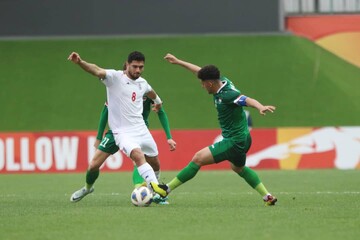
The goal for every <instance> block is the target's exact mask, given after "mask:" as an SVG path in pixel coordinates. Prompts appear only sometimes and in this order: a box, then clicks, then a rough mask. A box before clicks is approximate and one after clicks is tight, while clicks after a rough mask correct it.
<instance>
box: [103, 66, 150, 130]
mask: <svg viewBox="0 0 360 240" xmlns="http://www.w3.org/2000/svg"><path fill="white" fill-rule="evenodd" d="M101 81H102V82H103V83H104V84H105V85H106V92H107V101H108V111H109V114H108V122H109V127H110V129H111V130H112V131H113V133H125V132H132V131H140V130H141V129H144V128H146V129H147V127H146V125H145V122H144V119H143V117H142V112H143V96H144V94H146V93H148V92H149V91H151V90H152V88H151V86H150V85H149V84H148V82H147V81H146V80H145V79H144V78H142V77H139V78H138V79H136V80H132V79H130V78H129V77H128V76H127V75H126V74H125V73H124V72H123V71H116V70H109V69H107V70H106V76H105V78H104V79H101Z"/></svg>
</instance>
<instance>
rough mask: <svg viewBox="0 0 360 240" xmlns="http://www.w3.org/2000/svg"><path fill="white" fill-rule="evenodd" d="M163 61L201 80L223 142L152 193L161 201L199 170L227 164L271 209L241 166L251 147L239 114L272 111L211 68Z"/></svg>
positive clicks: (261, 187) (268, 200) (154, 185)
mask: <svg viewBox="0 0 360 240" xmlns="http://www.w3.org/2000/svg"><path fill="white" fill-rule="evenodd" d="M165 59H166V60H167V61H168V62H170V63H172V64H176V65H179V66H182V67H184V68H185V69H187V70H189V71H191V72H193V73H194V74H196V75H197V77H198V78H199V79H200V80H201V85H202V87H203V88H204V89H206V91H207V92H208V93H209V94H212V95H213V98H214V103H215V106H216V110H217V112H218V120H219V123H220V127H221V130H222V136H223V140H221V141H220V142H217V143H214V144H213V145H211V146H208V147H205V148H203V149H201V150H200V151H198V152H197V153H195V155H194V156H193V158H192V160H191V161H190V163H189V164H188V165H187V166H186V167H185V168H183V169H182V170H181V171H180V172H179V173H178V175H177V176H176V177H175V178H174V179H172V180H171V181H170V182H169V183H167V184H157V183H154V182H151V183H150V185H151V187H152V188H153V190H154V191H155V192H156V193H158V194H159V195H160V196H162V197H165V196H167V195H168V194H169V193H170V192H171V191H173V190H174V189H175V188H177V187H179V186H180V185H182V184H183V183H185V182H187V181H189V180H190V179H192V178H193V177H195V175H196V174H197V172H198V171H199V170H200V168H201V167H202V166H205V165H209V164H214V163H219V162H222V161H224V160H228V161H230V163H231V168H232V170H233V171H234V172H236V173H237V174H238V175H239V176H240V177H242V178H243V179H244V180H245V181H246V182H247V183H248V184H249V185H250V186H251V187H252V188H254V189H255V190H256V191H257V192H258V193H259V194H260V195H261V197H262V198H263V201H264V202H265V205H266V206H271V205H275V203H276V201H277V199H276V197H274V196H273V195H271V194H270V193H269V192H268V191H267V189H266V188H265V186H264V184H263V183H262V182H261V180H260V178H259V176H258V175H257V174H256V172H255V171H253V170H252V169H250V168H249V167H246V166H245V163H246V153H247V152H248V150H249V149H250V146H251V136H250V133H249V129H248V125H247V121H246V115H245V112H244V110H243V107H246V106H248V107H253V108H256V109H257V110H259V113H260V114H261V115H265V114H266V113H267V112H271V113H272V112H274V110H275V107H274V106H264V105H262V104H261V103H260V102H259V101H257V100H255V99H253V98H250V97H247V96H245V95H243V94H242V93H241V92H240V91H239V90H238V89H236V88H235V86H234V85H233V83H232V82H231V81H230V80H229V79H227V78H225V77H221V76H220V71H219V69H218V68H217V67H215V66H214V65H207V66H205V67H203V68H200V67H199V66H197V65H194V64H192V63H189V62H186V61H183V60H180V59H178V58H176V57H175V56H174V55H171V54H167V55H166V56H165Z"/></svg>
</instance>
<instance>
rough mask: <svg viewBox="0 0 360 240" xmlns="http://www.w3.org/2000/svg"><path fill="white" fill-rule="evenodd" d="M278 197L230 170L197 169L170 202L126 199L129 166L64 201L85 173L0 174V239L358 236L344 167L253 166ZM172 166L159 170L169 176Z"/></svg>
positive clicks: (354, 178)
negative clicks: (268, 199)
mask: <svg viewBox="0 0 360 240" xmlns="http://www.w3.org/2000/svg"><path fill="white" fill-rule="evenodd" d="M258 174H259V175H260V177H261V178H262V180H263V182H264V183H265V185H266V186H267V187H268V189H269V190H270V191H271V192H272V193H273V194H275V195H276V196H277V197H278V199H279V201H278V204H277V206H275V207H265V206H263V203H262V201H261V199H260V196H258V194H257V193H256V192H255V191H254V190H253V189H251V188H250V187H249V186H248V185H246V183H245V182H244V181H243V180H242V179H240V177H238V176H237V175H235V174H234V173H232V172H231V171H200V172H199V173H198V175H197V176H196V177H195V178H194V179H193V180H191V181H190V182H188V183H187V184H185V185H183V186H181V187H180V188H178V189H176V190H175V191H174V192H173V193H172V194H171V195H170V199H169V200H170V205H168V206H160V205H156V204H152V205H151V206H150V207H148V208H138V207H135V206H133V205H132V204H131V201H130V193H131V191H132V184H131V173H129V172H124V173H102V174H101V175H100V178H99V179H98V181H97V183H96V188H95V192H94V193H93V194H91V195H89V196H87V197H86V198H84V199H83V200H82V201H80V202H78V203H75V204H73V203H70V202H69V198H70V195H71V193H72V192H73V191H75V190H77V189H78V188H79V187H81V186H82V185H83V182H84V178H85V176H84V174H24V175H0V189H1V192H0V203H1V211H0V229H1V231H0V239H2V240H7V239H28V240H30V239H52V240H55V239H77V240H80V239H157V240H161V239H171V240H176V239H199V240H200V239H207V240H208V239H276V240H279V239H342V240H345V239H357V238H358V236H360V228H359V222H360V214H359V209H360V201H359V199H360V198H359V197H360V188H359V182H360V175H359V173H358V171H355V170H348V171H339V170H311V171H310V170H306V171H305V170H304V171H280V170H278V171H269V170H267V171H258ZM175 175H176V172H164V173H163V174H162V178H163V180H164V181H165V182H166V181H168V180H170V179H171V178H172V177H173V176H175Z"/></svg>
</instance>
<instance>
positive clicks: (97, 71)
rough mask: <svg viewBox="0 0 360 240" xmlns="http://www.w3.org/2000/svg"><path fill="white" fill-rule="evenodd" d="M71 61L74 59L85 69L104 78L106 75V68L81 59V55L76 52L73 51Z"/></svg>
mask: <svg viewBox="0 0 360 240" xmlns="http://www.w3.org/2000/svg"><path fill="white" fill-rule="evenodd" d="M68 60H69V61H72V62H73V63H75V64H77V65H79V66H80V67H81V68H82V69H84V70H85V71H86V72H88V73H90V74H92V75H94V76H96V77H98V78H100V79H103V78H105V76H106V71H105V69H103V68H101V67H99V66H97V65H96V64H93V63H88V62H86V61H84V60H82V59H81V57H80V55H79V54H78V53H76V52H72V53H71V54H70V56H69V57H68Z"/></svg>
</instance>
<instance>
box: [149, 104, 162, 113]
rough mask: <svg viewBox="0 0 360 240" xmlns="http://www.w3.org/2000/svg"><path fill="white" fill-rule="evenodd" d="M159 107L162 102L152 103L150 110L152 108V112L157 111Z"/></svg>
mask: <svg viewBox="0 0 360 240" xmlns="http://www.w3.org/2000/svg"><path fill="white" fill-rule="evenodd" d="M161 107H162V103H160V104H153V105H152V109H151V110H153V111H154V112H156V113H158V112H159V110H160V108H161Z"/></svg>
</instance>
